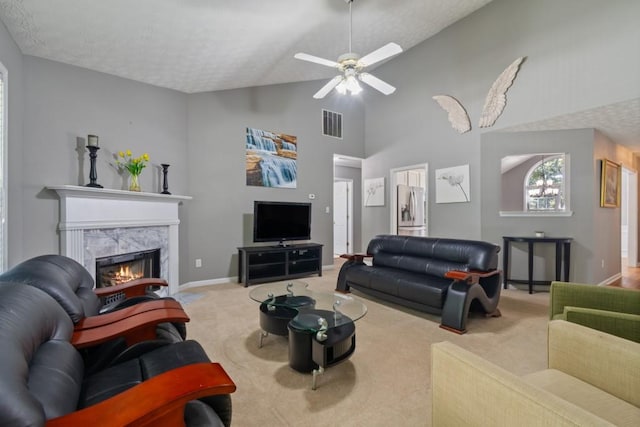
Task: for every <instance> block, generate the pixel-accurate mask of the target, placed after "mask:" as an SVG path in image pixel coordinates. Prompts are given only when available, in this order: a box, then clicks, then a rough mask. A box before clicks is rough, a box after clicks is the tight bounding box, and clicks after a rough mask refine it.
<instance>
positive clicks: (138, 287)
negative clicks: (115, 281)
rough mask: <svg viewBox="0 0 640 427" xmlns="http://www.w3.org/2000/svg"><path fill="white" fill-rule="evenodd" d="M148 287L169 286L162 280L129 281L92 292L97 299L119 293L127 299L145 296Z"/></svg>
mask: <svg viewBox="0 0 640 427" xmlns="http://www.w3.org/2000/svg"><path fill="white" fill-rule="evenodd" d="M149 286H169V284H168V283H167V281H166V280H164V279H157V278H144V279H136V280H131V281H129V282H127V283H122V284H121V285H115V286H107V287H105V288H96V289H94V290H93V292H95V294H96V295H98V296H99V297H106V296H109V295H113V294H117V293H119V292H124V294H125V295H126V296H127V297H135V296H141V295H145V293H146V291H147V287H149Z"/></svg>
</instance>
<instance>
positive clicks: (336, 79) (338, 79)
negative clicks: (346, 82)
mask: <svg viewBox="0 0 640 427" xmlns="http://www.w3.org/2000/svg"><path fill="white" fill-rule="evenodd" d="M341 81H342V76H335V77H334V78H332V79H331V80H329V83H327V84H326V85H324V86H322V89H320V90H319V91H317V92H316V94H315V95H313V97H314V98H315V99H322V98H324V97H325V96H326V95H327V94H328V93H329V92H331V90H332V89H333V88H334V87H336V86H338V83H340V82H341Z"/></svg>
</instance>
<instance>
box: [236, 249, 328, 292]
mask: <svg viewBox="0 0 640 427" xmlns="http://www.w3.org/2000/svg"><path fill="white" fill-rule="evenodd" d="M311 274H317V275H318V276H322V245H320V244H317V243H301V244H297V245H289V246H246V247H243V248H238V283H242V282H244V286H245V287H247V286H249V285H251V284H254V283H264V282H274V281H277V280H286V279H293V278H296V277H303V276H309V275H311Z"/></svg>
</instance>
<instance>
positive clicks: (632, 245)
mask: <svg viewBox="0 0 640 427" xmlns="http://www.w3.org/2000/svg"><path fill="white" fill-rule="evenodd" d="M622 173H623V174H626V175H627V177H628V179H627V182H628V188H627V189H626V190H627V191H623V193H622V194H623V196H622V209H626V210H627V223H628V226H629V228H628V233H627V234H628V239H627V240H628V246H627V262H628V264H627V265H628V266H629V267H637V266H638V173H637V172H636V171H635V170H633V169H629V168H626V167H624V166H622Z"/></svg>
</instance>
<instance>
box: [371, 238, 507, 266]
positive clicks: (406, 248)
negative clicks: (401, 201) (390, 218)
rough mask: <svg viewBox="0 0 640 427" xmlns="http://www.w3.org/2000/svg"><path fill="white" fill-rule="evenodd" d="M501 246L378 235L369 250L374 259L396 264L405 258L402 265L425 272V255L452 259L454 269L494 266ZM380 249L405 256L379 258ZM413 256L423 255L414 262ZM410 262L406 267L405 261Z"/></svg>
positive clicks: (437, 258)
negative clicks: (400, 258)
mask: <svg viewBox="0 0 640 427" xmlns="http://www.w3.org/2000/svg"><path fill="white" fill-rule="evenodd" d="M499 251H500V247H499V246H496V245H494V244H491V243H488V242H482V241H476V240H459V239H441V238H430V237H423V238H411V236H393V235H380V236H376V237H374V238H373V239H371V241H370V242H369V245H368V247H367V253H368V254H371V255H373V263H374V265H376V262H380V265H384V266H388V267H394V266H396V267H397V266H398V265H399V264H398V263H399V262H402V263H403V264H402V268H403V269H407V268H408V269H413V268H416V269H417V270H416V271H415V272H416V273H420V272H423V273H424V272H425V270H424V269H423V267H421V265H424V264H425V261H424V259H425V258H432V259H434V260H437V261H438V262H439V261H444V262H446V263H451V264H452V266H455V267H454V268H451V269H452V270H469V269H470V270H480V271H489V270H495V269H496V268H497V266H498V252H499ZM380 253H389V254H395V255H402V256H403V257H409V258H403V259H402V260H398V259H394V258H393V257H392V258H388V259H386V260H383V259H380V260H377V259H376V258H377V257H378V255H379V254H380ZM411 257H417V258H419V259H421V262H420V263H418V264H414V263H413V262H412V260H411ZM405 261H406V262H407V263H408V264H407V266H408V267H406V268H405V266H404V262H405Z"/></svg>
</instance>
